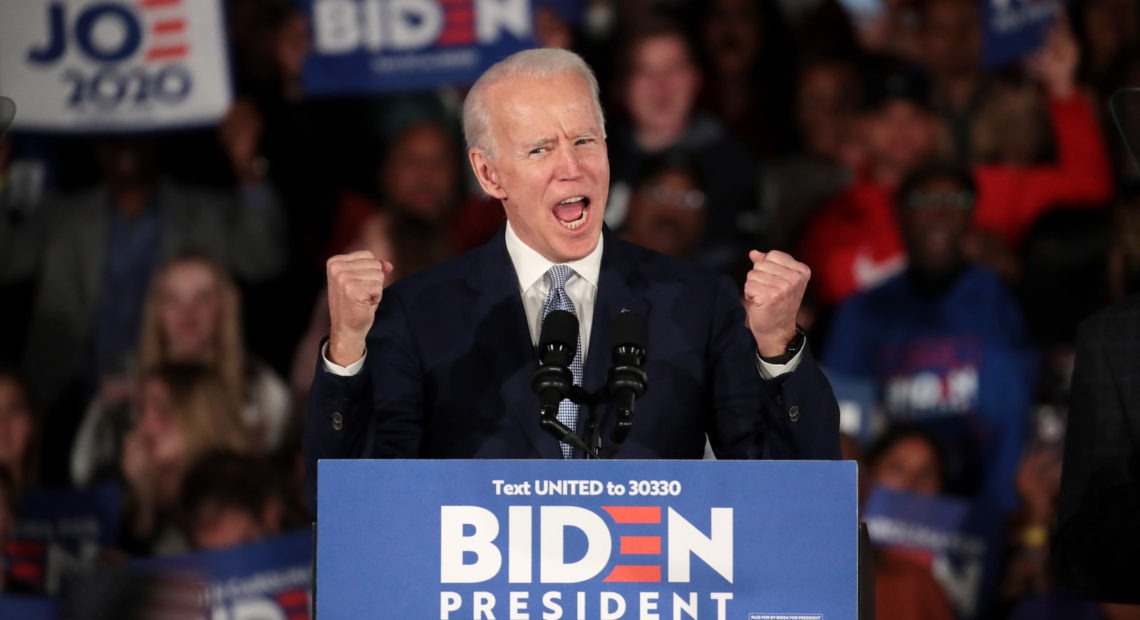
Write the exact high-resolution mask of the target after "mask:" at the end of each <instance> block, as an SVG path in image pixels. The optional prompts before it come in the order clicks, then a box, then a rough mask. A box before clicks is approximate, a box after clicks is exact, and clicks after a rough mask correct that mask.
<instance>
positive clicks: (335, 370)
mask: <svg viewBox="0 0 1140 620" xmlns="http://www.w3.org/2000/svg"><path fill="white" fill-rule="evenodd" d="M367 357H368V350H367V349H365V350H364V355H361V356H360V359H358V360H356V361H355V362H353V363H351V364H349V365H348V366H340V365H338V364H334V363H333V362H332V361H330V360H329V343H328V342H327V341H326V342H325V343H324V344H322V345H321V365H322V366H324V368H325V372H327V373H329V374H333V375H336V376H338V377H355V376H356V375H358V374H360V369H361V368H364V360H365V358H367ZM793 361H794V360H793ZM761 374H763V373H761Z"/></svg>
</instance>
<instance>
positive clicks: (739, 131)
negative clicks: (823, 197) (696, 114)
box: [698, 0, 795, 161]
mask: <svg viewBox="0 0 1140 620" xmlns="http://www.w3.org/2000/svg"><path fill="white" fill-rule="evenodd" d="M702 4H703V6H702V11H703V15H702V16H701V43H702V45H701V52H702V55H703V56H704V57H705V59H706V61H707V63H708V79H706V80H703V82H702V86H703V88H702V89H701V94H700V97H699V98H698V105H699V106H700V107H701V108H702V109H704V110H706V111H708V112H709V113H710V114H712V115H713V116H715V117H716V118H717V120H719V121H720V122H721V123H723V124H724V128H725V131H726V132H727V133H728V134H729V135H731V136H734V137H735V138H737V139H738V140H740V141H741V142H743V143H744V144H745V145H746V146H748V149H749V151H750V152H751V154H752V157H753V158H754V159H755V160H756V161H767V160H769V159H774V158H777V157H780V156H782V155H785V154H787V153H788V152H789V151H790V150H791V149H792V143H793V139H794V137H793V132H792V126H791V125H789V124H788V123H787V122H785V119H787V118H788V117H790V116H791V107H792V81H793V76H794V75H795V64H794V63H795V58H794V50H795V47H794V46H793V45H792V36H791V29H790V28H789V27H788V24H787V23H786V20H785V19H784V15H783V12H782V11H781V8H780V5H779V3H777V2H772V1H763V2H755V1H753V0H712V1H711V2H706V3H702Z"/></svg>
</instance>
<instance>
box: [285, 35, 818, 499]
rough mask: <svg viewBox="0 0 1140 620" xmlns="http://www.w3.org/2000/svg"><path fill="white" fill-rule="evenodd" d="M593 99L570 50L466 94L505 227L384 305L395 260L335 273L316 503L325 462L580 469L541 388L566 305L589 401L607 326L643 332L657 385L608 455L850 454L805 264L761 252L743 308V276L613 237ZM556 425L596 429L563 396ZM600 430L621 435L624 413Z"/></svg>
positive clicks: (754, 256) (603, 362)
mask: <svg viewBox="0 0 1140 620" xmlns="http://www.w3.org/2000/svg"><path fill="white" fill-rule="evenodd" d="M597 93H598V89H597V82H596V81H595V79H594V77H593V73H592V72H591V71H590V69H589V67H587V66H586V65H585V63H584V62H582V60H581V59H580V58H579V57H578V56H576V55H574V54H573V53H570V52H565V51H561V50H530V51H525V52H519V53H518V54H515V55H512V56H511V57H509V58H507V59H506V60H504V61H502V62H501V63H499V64H497V65H495V66H494V67H492V68H491V69H489V70H488V71H487V72H486V73H485V74H484V75H483V76H482V77H481V78H480V79H479V81H478V82H476V84H475V85H474V86H473V87H472V89H471V91H470V93H469V94H468V97H467V100H466V102H465V104H464V128H465V132H466V137H467V142H468V146H469V150H468V155H469V159H470V163H471V166H472V168H473V169H474V172H475V175H476V177H477V178H478V180H479V183H480V185H481V186H482V188H483V190H484V191H485V192H486V193H487V194H489V195H490V196H492V197H493V198H496V199H498V200H499V201H500V202H501V203H502V204H503V207H504V209H505V211H506V215H507V225H506V227H505V229H504V230H503V231H502V232H500V233H499V234H497V235H496V236H495V238H493V239H492V240H491V241H490V242H488V243H487V244H485V245H483V246H481V247H479V248H477V249H476V250H474V251H473V252H471V253H468V254H466V255H464V256H463V257H461V258H460V259H459V260H456V261H452V262H449V263H446V264H444V265H442V266H440V267H437V268H433V269H431V270H428V271H426V272H422V273H420V274H417V275H415V276H412V277H410V278H407V279H403V280H401V281H400V282H399V283H397V284H396V285H394V286H393V287H391V288H389V289H387V290H385V289H384V281H385V277H386V276H387V275H388V274H389V273H391V271H392V265H391V264H390V263H386V262H381V261H377V260H375V259H374V258H372V256H371V255H370V254H369V253H367V252H362V253H355V254H349V255H345V256H338V257H333V258H332V259H330V260H329V263H328V273H329V309H330V315H331V328H332V329H331V332H330V337H329V340H328V342H327V344H326V346H325V347H323V351H322V354H321V359H319V360H318V369H317V372H316V377H315V378H314V382H313V387H312V391H311V394H310V412H309V416H308V419H307V422H306V436H305V452H306V461H307V475H308V479H309V484H310V486H309V499H310V501H313V500H314V499H315V493H314V491H315V485H314V483H315V476H316V461H317V459H319V458H336V457H341V458H343V457H360V456H372V457H398V458H409V457H430V458H537V457H546V458H572V457H582V456H583V451H582V450H581V449H580V448H573V449H572V447H571V446H570V445H568V444H565V443H563V445H560V443H561V442H559V441H558V440H557V439H555V438H554V437H553V436H551V435H549V434H547V433H545V432H544V431H543V430H542V428H541V427H540V425H539V415H538V414H539V409H540V405H539V400H538V397H537V396H536V395H535V394H534V393H532V391H531V387H530V383H531V378H532V375H533V374H534V372H535V370H536V368H537V367H538V359H537V356H536V355H535V350H534V345H535V343H536V341H537V340H538V337H539V335H540V332H541V329H542V323H543V320H544V316H545V311H544V309H546V310H550V309H554V308H558V309H563V310H567V311H570V312H572V313H573V314H575V315H576V316H577V317H578V319H579V320H580V321H581V323H580V326H581V331H580V338H579V344H578V347H577V351H576V353H575V357H576V360H575V361H574V362H573V363H572V364H571V367H572V369H573V368H575V367H576V368H580V369H581V370H577V371H576V372H575V373H574V374H575V377H574V379H575V383H576V384H578V385H581V386H582V387H583V388H584V389H585V390H587V391H591V392H594V391H597V390H598V389H599V388H601V387H602V386H604V384H605V372H606V367H607V366H608V361H609V360H608V359H607V357H608V356H607V355H606V353H607V352H608V351H607V349H608V343H609V341H610V338H609V337H608V334H607V332H608V331H609V327H610V323H611V322H612V321H613V319H614V318H615V317H616V316H617V315H618V314H619V313H620V312H623V311H632V312H637V313H640V314H643V315H645V316H646V317H647V322H648V335H649V337H648V342H647V351H648V354H647V361H646V362H645V365H644V367H645V370H646V372H647V373H648V376H649V381H650V383H651V387H650V388H649V390H648V391H647V392H646V393H645V394H644V396H642V397H641V399H640V400H639V401H638V403H637V412H638V415H637V418H636V421H635V423H634V425H633V429H632V431H631V432H630V433H629V436H628V437H627V438H626V439H625V441H624V443H623V444H622V445H621V447H620V448H618V449H617V450H616V453H615V454H614V456H617V457H621V458H701V457H702V455H703V454H704V448H705V438H706V434H707V437H708V441H709V443H710V444H711V446H712V448H713V450H714V451H715V453H716V454H717V456H718V457H721V458H763V457H769V458H837V457H838V455H839V442H838V408H837V405H836V403H835V399H834V396H833V395H832V393H831V389H830V386H829V385H828V384H827V381H826V379H824V378H823V376H822V374H821V373H820V371H819V369H818V367H817V366H816V364H815V363H814V361H813V359H812V356H811V353H810V350H809V349H808V348H807V347H806V346H804V339H803V336H802V333H801V332H799V331H798V330H797V328H796V325H795V316H796V310H797V309H798V307H799V304H800V300H801V297H802V295H803V292H804V289H805V288H806V286H807V282H808V278H809V272H808V270H807V268H806V267H805V266H804V265H802V264H801V263H799V262H797V261H795V260H794V259H793V258H792V257H790V256H788V255H786V254H782V253H778V252H771V253H767V254H764V253H761V252H756V251H753V252H751V253H750V256H749V258H750V259H751V261H752V262H753V264H754V267H753V269H752V270H751V271H750V272H749V273H748V276H747V280H746V282H745V284H744V295H745V301H744V305H743V306H742V305H741V302H740V298H739V296H738V293H737V292H736V290H737V289H736V287H735V286H733V284H732V283H731V282H730V281H729V280H727V279H725V278H720V277H716V276H714V275H712V274H710V273H708V272H706V271H703V270H700V269H699V268H697V267H695V266H693V265H690V264H687V263H684V262H680V261H676V260H673V259H668V258H666V257H663V256H660V255H657V254H653V253H651V252H648V251H646V250H643V249H640V248H638V247H636V246H633V245H630V244H628V243H626V242H623V241H622V240H620V239H619V238H617V237H616V236H615V235H613V234H611V233H610V232H609V231H608V230H603V217H604V214H605V208H606V200H607V197H608V188H609V162H608V158H607V154H606V135H605V126H604V120H603V118H602V112H601V106H600V104H599V102H598V94H597ZM381 298H383V303H381ZM746 326H747V327H746ZM559 413H560V414H565V415H563V416H560V419H564V420H565V423H566V425H567V426H568V427H569V428H570V429H572V430H575V429H577V430H580V429H582V428H583V427H584V423H585V421H586V411H585V410H584V409H579V408H578V407H576V406H574V405H572V404H571V403H570V402H569V401H568V400H563V401H562V403H561V406H560V407H559ZM598 417H599V425H600V429H601V435H602V436H603V437H609V436H610V433H611V430H612V428H613V426H614V423H615V417H616V416H615V413H614V409H613V407H611V406H610V405H603V406H601V407H600V408H599V411H598Z"/></svg>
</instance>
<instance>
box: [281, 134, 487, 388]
mask: <svg viewBox="0 0 1140 620" xmlns="http://www.w3.org/2000/svg"><path fill="white" fill-rule="evenodd" d="M460 164H461V162H460V158H459V149H458V146H457V145H456V144H455V139H454V138H453V137H452V135H451V132H449V130H448V129H447V127H446V126H445V125H444V124H443V123H442V122H440V121H438V120H428V119H418V120H412V121H410V122H409V123H408V124H407V125H406V126H404V127H403V128H401V129H399V130H397V131H396V133H395V137H394V138H393V140H392V142H391V144H390V145H389V147H388V149H387V153H386V154H385V155H384V157H383V158H382V161H381V163H380V165H378V166H377V171H376V182H377V187H378V188H379V191H378V193H379V195H380V197H379V200H378V201H377V200H373V199H372V198H369V197H367V196H365V195H363V194H359V193H355V192H346V194H345V195H344V198H343V200H342V202H341V212H340V214H339V216H338V218H337V219H338V221H337V224H336V226H335V231H334V234H333V238H332V241H331V243H330V246H331V250H332V252H333V253H334V254H339V253H342V252H346V251H356V250H368V251H371V252H372V253H373V255H375V256H377V257H380V258H382V259H383V260H387V261H391V263H392V264H393V266H394V271H393V272H392V274H390V276H389V278H388V282H389V283H391V282H395V281H396V280H398V279H400V278H402V277H404V276H407V275H411V274H413V273H416V272H418V271H420V270H422V269H424V268H427V267H430V266H432V265H435V264H437V263H440V262H442V261H443V260H445V259H447V258H449V257H450V256H452V255H453V254H454V253H458V252H461V251H463V250H467V249H469V248H471V247H474V246H476V245H479V244H481V243H483V242H484V241H486V240H487V239H488V238H490V236H492V235H493V234H494V233H495V231H496V230H497V229H498V228H499V227H501V226H502V223H503V214H502V209H501V208H499V207H498V206H497V205H494V204H491V203H490V202H489V201H487V200H482V199H475V200H468V201H463V199H462V197H461V187H460V186H461V180H462V177H461V174H460ZM328 325H329V314H328V297H327V294H326V293H325V292H324V291H322V292H321V294H320V295H318V296H317V301H316V304H315V306H314V308H313V312H312V314H311V318H310V320H309V328H308V329H307V330H306V331H305V334H304V335H303V336H302V337H301V339H300V341H299V343H298V345H297V348H296V351H295V352H294V354H293V366H292V371H291V373H290V377H291V379H290V383H291V385H292V389H293V393H294V395H295V397H296V398H297V400H298V402H304V400H305V396H306V395H307V394H308V391H309V385H310V384H311V383H312V382H313V358H314V357H316V354H317V349H318V348H319V346H320V342H321V339H322V338H324V337H325V336H326V335H327V333H328Z"/></svg>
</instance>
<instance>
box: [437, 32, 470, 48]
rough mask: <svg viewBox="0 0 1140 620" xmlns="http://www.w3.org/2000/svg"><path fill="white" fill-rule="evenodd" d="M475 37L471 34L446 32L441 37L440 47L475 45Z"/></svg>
mask: <svg viewBox="0 0 1140 620" xmlns="http://www.w3.org/2000/svg"><path fill="white" fill-rule="evenodd" d="M474 42H475V36H474V35H472V34H471V33H470V32H459V31H451V32H444V33H443V34H440V35H439V39H438V42H437V44H438V45H445V46H446V45H463V44H466V43H474Z"/></svg>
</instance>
